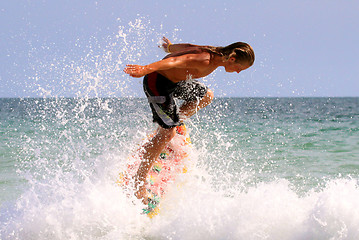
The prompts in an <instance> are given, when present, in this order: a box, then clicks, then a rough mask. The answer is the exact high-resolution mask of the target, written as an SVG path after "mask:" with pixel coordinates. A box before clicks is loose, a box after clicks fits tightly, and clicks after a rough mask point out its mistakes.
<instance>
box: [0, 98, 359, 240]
mask: <svg viewBox="0 0 359 240" xmlns="http://www.w3.org/2000/svg"><path fill="white" fill-rule="evenodd" d="M186 124H187V127H188V129H189V131H190V136H191V138H192V143H193V152H191V161H192V164H191V169H190V171H189V173H188V174H186V175H185V176H182V179H181V181H182V186H181V188H180V190H179V191H172V192H170V194H169V195H168V196H167V197H166V199H165V203H164V204H165V205H166V206H169V207H167V208H166V210H163V212H162V213H161V215H159V216H158V217H156V218H155V219H153V220H150V219H148V218H147V217H146V216H144V215H141V214H140V212H141V208H142V206H141V204H140V203H139V202H138V201H136V200H134V199H131V198H128V197H127V196H126V194H125V193H123V192H122V190H121V188H120V187H119V186H117V185H116V183H115V181H116V177H117V174H118V173H119V172H120V171H121V169H123V168H124V166H125V163H126V159H127V158H128V156H129V155H130V153H131V151H132V150H133V149H134V148H136V146H137V145H138V144H139V143H140V142H141V141H142V140H143V139H144V138H146V135H147V134H149V133H151V132H152V131H153V130H154V129H155V125H154V124H153V123H152V121H151V116H150V109H149V107H148V106H147V102H146V100H145V99H142V98H47V99H46V98H45V99H40V98H26V99H19V98H10V99H6V98H3V99H0V204H1V205H0V223H1V224H0V239H303V240H304V239H353V240H354V239H359V182H358V180H359V98H218V99H215V100H214V102H213V103H212V104H211V105H209V106H208V107H207V108H206V109H203V110H201V111H200V112H199V113H198V115H196V116H194V117H193V118H192V119H190V120H188V121H187V123H186Z"/></svg>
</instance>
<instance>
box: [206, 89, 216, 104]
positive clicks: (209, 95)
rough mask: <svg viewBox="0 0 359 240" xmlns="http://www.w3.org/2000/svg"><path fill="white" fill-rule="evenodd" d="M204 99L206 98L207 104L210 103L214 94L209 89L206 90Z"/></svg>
mask: <svg viewBox="0 0 359 240" xmlns="http://www.w3.org/2000/svg"><path fill="white" fill-rule="evenodd" d="M205 97H207V99H208V101H209V103H211V102H212V100H213V98H214V93H213V91H212V90H211V89H208V90H207V94H206V96H205Z"/></svg>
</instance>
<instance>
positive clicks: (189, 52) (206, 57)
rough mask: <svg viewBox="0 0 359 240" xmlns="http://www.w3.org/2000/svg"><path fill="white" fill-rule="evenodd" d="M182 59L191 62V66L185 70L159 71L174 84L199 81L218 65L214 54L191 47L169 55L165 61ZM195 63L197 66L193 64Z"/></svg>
mask: <svg viewBox="0 0 359 240" xmlns="http://www.w3.org/2000/svg"><path fill="white" fill-rule="evenodd" d="M172 57H173V58H175V57H182V58H185V59H189V60H191V63H192V64H191V65H189V66H188V67H185V68H171V69H167V70H159V71H157V72H158V73H160V74H161V75H163V76H165V77H166V78H168V79H169V80H171V81H172V82H175V83H176V82H180V81H184V80H187V79H189V78H192V79H197V78H202V77H205V76H207V75H209V74H211V73H212V72H213V71H214V70H216V68H217V67H218V65H216V64H213V58H214V56H213V54H212V53H210V52H208V51H206V50H204V49H202V48H200V47H190V48H188V49H186V50H184V51H180V52H175V53H171V54H169V55H167V56H166V57H165V58H164V59H168V58H172ZM193 63H195V64H193Z"/></svg>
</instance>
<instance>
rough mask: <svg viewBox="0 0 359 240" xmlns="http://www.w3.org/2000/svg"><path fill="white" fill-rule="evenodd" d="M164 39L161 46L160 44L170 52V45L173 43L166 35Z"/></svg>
mask: <svg viewBox="0 0 359 240" xmlns="http://www.w3.org/2000/svg"><path fill="white" fill-rule="evenodd" d="M162 41H163V42H162V44H161V46H159V47H162V48H163V50H164V51H165V52H166V53H169V49H168V47H169V46H170V45H171V44H172V43H171V41H170V40H168V38H166V37H163V38H162Z"/></svg>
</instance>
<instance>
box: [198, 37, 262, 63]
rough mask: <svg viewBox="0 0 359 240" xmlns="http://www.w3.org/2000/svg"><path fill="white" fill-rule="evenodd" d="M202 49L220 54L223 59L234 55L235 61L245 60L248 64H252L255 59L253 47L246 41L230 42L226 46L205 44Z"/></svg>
mask: <svg viewBox="0 0 359 240" xmlns="http://www.w3.org/2000/svg"><path fill="white" fill-rule="evenodd" d="M204 49H206V50H209V51H210V52H212V53H215V54H218V55H221V56H222V57H223V58H224V60H225V61H228V60H229V59H230V58H231V57H234V58H235V59H236V62H238V63H243V62H246V63H248V64H249V66H252V65H253V63H254V60H255V55H254V51H253V48H252V47H251V46H250V45H249V44H248V43H244V42H236V43H232V44H230V45H228V46H226V47H213V46H206V47H204Z"/></svg>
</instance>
